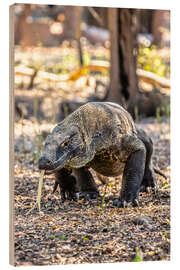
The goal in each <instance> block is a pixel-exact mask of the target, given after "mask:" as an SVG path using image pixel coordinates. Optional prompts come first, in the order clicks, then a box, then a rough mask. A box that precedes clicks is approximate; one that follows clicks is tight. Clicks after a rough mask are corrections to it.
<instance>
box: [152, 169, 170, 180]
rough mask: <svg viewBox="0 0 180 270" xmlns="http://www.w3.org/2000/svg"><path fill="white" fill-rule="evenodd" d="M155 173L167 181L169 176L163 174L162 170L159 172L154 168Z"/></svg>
mask: <svg viewBox="0 0 180 270" xmlns="http://www.w3.org/2000/svg"><path fill="white" fill-rule="evenodd" d="M154 172H155V173H157V174H159V175H161V176H162V177H164V178H165V179H167V176H166V175H165V174H164V173H162V172H161V171H160V170H158V169H157V168H154Z"/></svg>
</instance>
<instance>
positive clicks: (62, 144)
mask: <svg viewBox="0 0 180 270" xmlns="http://www.w3.org/2000/svg"><path fill="white" fill-rule="evenodd" d="M68 144H69V138H68V139H66V140H65V141H64V142H63V143H61V147H66V146H68Z"/></svg>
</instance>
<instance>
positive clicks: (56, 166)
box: [44, 153, 70, 174]
mask: <svg viewBox="0 0 180 270" xmlns="http://www.w3.org/2000/svg"><path fill="white" fill-rule="evenodd" d="M69 159H70V154H68V153H65V154H64V155H63V156H61V157H60V158H59V159H58V160H57V161H55V162H54V163H53V164H51V165H49V166H47V167H45V168H44V170H45V174H52V173H55V172H57V171H59V170H61V169H62V168H63V167H64V166H65V165H66V164H67V163H68V161H69Z"/></svg>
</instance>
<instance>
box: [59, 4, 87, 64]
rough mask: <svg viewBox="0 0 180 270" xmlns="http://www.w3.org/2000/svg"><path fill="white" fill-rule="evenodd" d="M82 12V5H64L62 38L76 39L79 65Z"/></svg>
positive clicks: (80, 57) (81, 62) (81, 61)
mask: <svg viewBox="0 0 180 270" xmlns="http://www.w3.org/2000/svg"><path fill="white" fill-rule="evenodd" d="M82 12H83V7H81V6H66V7H65V24H64V33H63V39H68V40H76V41H77V48H78V55H79V62H80V65H83V57H82V48H81V43H80V37H81V18H82Z"/></svg>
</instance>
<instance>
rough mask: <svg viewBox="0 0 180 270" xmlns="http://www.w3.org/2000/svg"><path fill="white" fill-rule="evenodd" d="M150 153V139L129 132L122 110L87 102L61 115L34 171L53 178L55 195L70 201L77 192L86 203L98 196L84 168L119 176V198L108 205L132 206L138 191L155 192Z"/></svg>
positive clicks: (130, 124) (133, 130)
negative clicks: (65, 114) (54, 177)
mask: <svg viewBox="0 0 180 270" xmlns="http://www.w3.org/2000/svg"><path fill="white" fill-rule="evenodd" d="M152 153H153V144H152V140H151V139H150V138H149V137H148V136H147V134H146V133H145V132H144V131H143V130H138V129H137V128H136V127H135V124H134V122H133V120H132V117H131V116H130V114H129V113H128V112H127V111H126V110H125V109H124V108H123V107H121V106H120V105H118V104H116V103H110V102H89V103H87V104H85V105H83V106H81V107H80V108H78V109H77V110H76V111H74V112H73V113H71V114H70V115H69V116H67V117H66V118H65V119H64V120H63V121H62V122H60V123H59V124H58V125H57V126H56V127H55V128H54V129H53V131H52V133H51V134H50V135H48V136H47V138H46V140H45V144H44V148H43V151H42V155H41V157H40V159H39V169H43V170H45V171H46V173H55V176H56V182H55V186H54V190H55V189H56V187H57V185H59V186H60V188H61V194H64V195H65V193H66V194H67V198H68V199H74V198H75V193H76V192H77V187H78V190H79V191H80V194H81V195H82V194H84V195H87V197H88V198H90V199H91V198H96V197H98V196H99V192H98V189H97V187H96V184H95V182H94V179H93V177H92V174H91V173H90V171H89V168H92V169H93V170H95V171H96V172H98V173H100V174H102V175H104V176H118V175H120V174H121V173H123V177H122V188H121V191H120V197H119V199H116V200H114V202H113V205H114V206H117V207H126V206H128V205H130V204H132V205H133V206H138V205H139V201H138V194H139V191H140V190H141V191H145V190H146V189H147V188H148V187H153V188H154V190H156V189H157V184H156V179H155V175H154V169H153V167H152V162H151V158H152ZM74 169H75V171H76V178H77V179H76V181H77V187H75V185H74V179H70V180H69V176H70V174H71V171H72V170H74ZM62 170H63V173H61V172H62ZM65 171H67V174H66V173H65ZM156 172H158V171H156ZM66 175H67V177H68V179H67V177H66ZM71 180H72V181H71ZM63 182H64V183H66V184H63ZM68 183H69V184H68ZM68 186H69V187H68ZM64 195H63V200H64V199H65V196H64Z"/></svg>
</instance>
